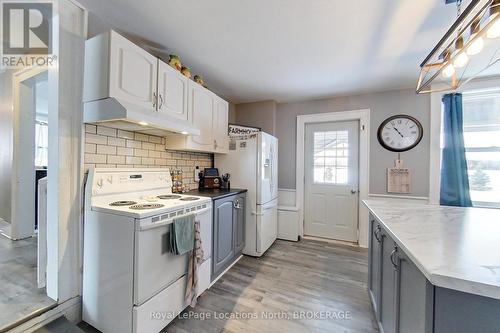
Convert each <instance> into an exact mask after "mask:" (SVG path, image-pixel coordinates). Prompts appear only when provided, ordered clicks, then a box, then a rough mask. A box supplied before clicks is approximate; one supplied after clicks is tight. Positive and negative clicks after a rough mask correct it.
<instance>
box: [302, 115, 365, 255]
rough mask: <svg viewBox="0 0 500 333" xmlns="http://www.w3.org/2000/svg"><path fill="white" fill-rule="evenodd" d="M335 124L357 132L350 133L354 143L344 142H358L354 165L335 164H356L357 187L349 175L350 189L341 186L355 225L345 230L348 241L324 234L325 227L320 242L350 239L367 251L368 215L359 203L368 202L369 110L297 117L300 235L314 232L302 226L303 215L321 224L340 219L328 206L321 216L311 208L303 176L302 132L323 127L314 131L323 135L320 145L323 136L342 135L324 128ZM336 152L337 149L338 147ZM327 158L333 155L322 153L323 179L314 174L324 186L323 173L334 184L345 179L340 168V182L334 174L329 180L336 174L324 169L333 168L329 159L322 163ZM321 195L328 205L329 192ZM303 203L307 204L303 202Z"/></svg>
mask: <svg viewBox="0 0 500 333" xmlns="http://www.w3.org/2000/svg"><path fill="white" fill-rule="evenodd" d="M337 123H338V124H341V125H342V126H343V125H347V124H348V123H351V126H354V124H356V127H357V131H354V130H352V131H354V132H357V135H358V136H357V139H356V137H353V138H351V139H349V135H348V139H347V140H351V141H352V140H354V141H356V140H357V141H358V144H355V146H357V147H358V154H355V155H357V156H358V161H357V163H356V162H355V160H353V161H351V162H349V158H347V162H345V160H344V161H342V160H341V161H338V162H339V165H340V163H347V164H349V163H352V164H353V165H356V164H357V166H358V172H357V176H358V177H357V183H356V181H355V180H354V178H353V181H352V183H351V182H350V180H349V174H347V179H348V182H349V183H348V185H350V186H351V187H347V186H345V188H344V193H346V191H347V193H346V194H349V195H350V198H351V200H352V201H351V204H352V202H355V203H354V206H356V208H355V209H352V210H354V213H353V214H352V215H350V216H349V217H351V218H353V220H352V221H351V222H350V223H351V224H352V225H355V226H356V227H355V228H351V229H349V230H350V234H348V237H342V235H340V236H338V235H337V234H336V233H334V231H335V229H331V230H330V231H328V228H329V227H326V226H325V227H323V229H327V231H325V230H323V233H322V235H321V236H320V237H323V238H324V237H329V238H332V237H334V239H342V238H344V239H350V241H351V242H353V243H357V245H359V246H360V247H368V239H369V238H368V233H369V231H368V215H369V214H368V209H367V208H366V207H365V206H364V204H363V200H366V199H368V193H369V155H370V149H369V148H370V110H369V109H361V110H353V111H336V112H328V113H318V114H307V115H299V116H297V138H296V139H297V143H296V205H297V207H299V219H300V220H299V221H300V224H299V228H300V235H301V236H305V235H307V233H308V232H314V228H313V229H312V230H313V231H311V229H310V228H309V223H308V225H307V226H306V214H317V216H316V217H314V218H315V219H316V220H322V219H323V220H324V221H326V217H327V216H332V215H333V216H335V215H340V214H339V212H338V211H333V210H332V209H330V208H329V207H326V205H327V204H328V203H325V204H323V205H322V207H324V208H323V209H329V211H325V210H323V212H321V211H319V210H317V207H314V206H313V205H314V204H316V201H314V197H313V196H310V195H307V196H306V174H307V170H308V169H307V166H306V128H307V127H309V131H308V132H311V129H313V128H314V125H318V126H323V125H324V126H326V127H324V128H321V127H320V128H318V129H316V131H317V132H323V134H322V135H323V141H325V138H324V137H325V136H327V135H326V132H342V131H345V130H344V129H342V128H340V127H336V128H333V127H331V128H328V126H334V125H332V124H337ZM309 125H311V126H313V127H310V126H309ZM338 126H340V125H338ZM347 127H349V126H347ZM347 131H348V132H349V130H347ZM312 132H314V131H312ZM331 134H332V135H333V133H331ZM337 134H340V135H341V134H342V133H335V135H337ZM341 136H342V135H341ZM320 137H321V134H319V137H318V140H320ZM309 141H312V142H314V136H312V137H311V136H310V138H309ZM348 143H349V142H348ZM318 145H321V141H318ZM335 148H336V149H335V150H337V147H335ZM338 148H339V149H340V148H341V147H338ZM319 150H320V149H318V151H319ZM340 150H342V149H340ZM348 150H349V149H348ZM339 153H340V152H339ZM313 154H314V152H313ZM347 154H348V152H347ZM327 155H333V153H332V154H330V152H329V151H328V152H324V155H323V156H324V157H325V159H323V162H324V163H323V176H321V168H319V167H318V168H317V169H318V170H317V174H318V176H317V177H323V178H319V179H320V180H321V179H323V182H324V179H325V173H327V174H326V176H327V178H329V179H335V181H338V179H340V180H342V179H341V178H342V177H344V179H345V176H346V172H345V171H342V170H341V168H339V173H338V174H339V177H340V178H337V175H336V174H335V178H333V176H332V175H331V174H330V172H333V171H335V172H336V171H337V170H336V169H335V170H331V169H332V168H327V167H325V166H330V165H337V161H333V162H332V160H331V158H330V159H329V160H328V161H327V160H326V156H327ZM310 156H311V154H310ZM311 158H314V156H313V157H309V159H310V162H309V163H310V164H311V168H312V166H313V165H314V162H313V161H314V160H312V161H311ZM319 162H321V160H320V159H318V164H320V163H319ZM318 166H319V165H318ZM313 169H314V168H313ZM327 169H330V170H327ZM354 174H356V172H355V171H354ZM308 177H311V178H309V179H312V181H311V180H309V181H308V183H310V184H313V183H314V173H309V176H308ZM318 183H319V182H318ZM327 185H330V184H327ZM337 185H339V187H338V188H337V190H338V191H340V185H341V184H337ZM352 185H354V187H352ZM356 185H357V186H356ZM330 186H331V185H330ZM313 190H316V191H320V190H321V186H319V187H317V188H314V189H313ZM329 190H331V189H329ZM351 190H352V191H356V193H351ZM319 193H320V192H318V194H319ZM324 193H325V194H322V195H323V196H324V198H325V202H328V200H327V199H328V198H327V197H329V196H331V195H332V193H333V192H332V193H329V192H328V194H326V193H327V192H324ZM339 193H340V192H339ZM320 196H321V195H320ZM353 197H354V198H353ZM306 200H307V201H308V202H306ZM337 204H338V203H337ZM306 205H307V206H308V207H311V208H306ZM306 211H308V212H306ZM320 213H321V214H323V215H324V218H323V216H321V215H320ZM317 224H318V227H319V226H320V224H321V223H317ZM322 224H326V223H325V222H322ZM337 224H339V223H338V222H337ZM340 224H347V222H345V221H344V222H341V223H340ZM332 225H334V224H333V223H332ZM344 228H345V227H344ZM352 230H355V236H354V237H353V236H352V235H353V232H352ZM337 231H338V229H337ZM344 236H345V235H344ZM353 238H354V241H352V239H353Z"/></svg>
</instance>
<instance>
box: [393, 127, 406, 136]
mask: <svg viewBox="0 0 500 333" xmlns="http://www.w3.org/2000/svg"><path fill="white" fill-rule="evenodd" d="M392 128H394V130H395V131H396V132H398V134H399V135H401V137H402V138H404V135H403V134H401V132H400V131H398V129H397V128H396V127H394V126H392Z"/></svg>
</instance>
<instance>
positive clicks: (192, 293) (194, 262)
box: [186, 221, 205, 308]
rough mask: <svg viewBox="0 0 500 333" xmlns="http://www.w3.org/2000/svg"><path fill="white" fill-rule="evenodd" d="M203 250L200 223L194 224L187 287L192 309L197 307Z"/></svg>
mask: <svg viewBox="0 0 500 333" xmlns="http://www.w3.org/2000/svg"><path fill="white" fill-rule="evenodd" d="M204 256H205V254H204V253H203V248H202V244H201V234H200V221H195V222H194V249H193V251H191V253H190V254H189V264H188V273H187V286H186V303H187V304H189V305H190V306H191V307H192V308H194V307H195V306H196V301H197V298H198V292H197V289H198V267H200V265H201V262H202V261H203V257H204Z"/></svg>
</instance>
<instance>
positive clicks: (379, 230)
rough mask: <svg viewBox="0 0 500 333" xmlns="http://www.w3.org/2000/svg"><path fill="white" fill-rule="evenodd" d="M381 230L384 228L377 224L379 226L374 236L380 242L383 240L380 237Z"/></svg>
mask: <svg viewBox="0 0 500 333" xmlns="http://www.w3.org/2000/svg"><path fill="white" fill-rule="evenodd" d="M381 231H382V229H381V228H380V225H377V228H376V229H375V230H373V236H375V239H376V240H377V242H379V243H380V242H382V238H380V232H381Z"/></svg>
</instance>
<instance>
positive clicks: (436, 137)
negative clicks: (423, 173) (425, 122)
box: [429, 77, 500, 205]
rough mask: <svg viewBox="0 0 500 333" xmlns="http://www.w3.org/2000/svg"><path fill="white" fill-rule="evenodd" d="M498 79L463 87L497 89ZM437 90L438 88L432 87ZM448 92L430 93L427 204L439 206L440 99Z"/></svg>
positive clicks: (472, 89)
mask: <svg viewBox="0 0 500 333" xmlns="http://www.w3.org/2000/svg"><path fill="white" fill-rule="evenodd" d="M499 87H500V77H492V78H488V79H480V80H476V81H472V82H469V83H467V84H466V85H465V87H464V88H465V89H463V90H466V91H467V92H474V91H482V90H488V89H494V88H496V89H498V88H499ZM432 88H433V89H439V88H440V87H439V86H437V87H436V86H433V87H432ZM447 93H449V91H444V92H435V93H431V128H430V162H429V171H430V174H429V203H430V204H436V205H439V201H440V190H441V112H442V103H441V99H442V98H443V95H444V94H447Z"/></svg>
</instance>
